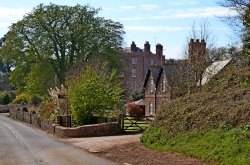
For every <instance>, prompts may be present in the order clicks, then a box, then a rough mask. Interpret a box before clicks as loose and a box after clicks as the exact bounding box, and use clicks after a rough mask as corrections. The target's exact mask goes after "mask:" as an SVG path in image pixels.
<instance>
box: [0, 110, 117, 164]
mask: <svg viewBox="0 0 250 165" xmlns="http://www.w3.org/2000/svg"><path fill="white" fill-rule="evenodd" d="M0 165H116V164H115V163H113V162H111V161H108V160H106V159H102V158H99V157H96V156H94V155H91V154H89V153H87V152H86V151H84V150H81V149H78V148H75V147H73V146H71V145H68V144H66V143H63V142H61V141H60V140H57V139H56V138H54V137H51V136H49V135H47V134H46V133H44V132H42V131H41V130H39V129H36V128H32V127H30V126H28V125H26V124H25V123H22V122H18V121H14V120H12V119H10V118H8V117H7V114H0Z"/></svg>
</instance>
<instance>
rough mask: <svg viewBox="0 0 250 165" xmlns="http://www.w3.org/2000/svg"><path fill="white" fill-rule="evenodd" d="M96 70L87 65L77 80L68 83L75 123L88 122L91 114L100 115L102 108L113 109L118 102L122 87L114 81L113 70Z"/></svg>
mask: <svg viewBox="0 0 250 165" xmlns="http://www.w3.org/2000/svg"><path fill="white" fill-rule="evenodd" d="M98 70H99V71H104V70H105V68H99V69H98ZM96 72H97V71H96V70H94V68H93V67H91V66H89V67H87V68H86V70H85V72H84V73H83V74H82V76H81V77H80V78H79V79H78V80H75V81H71V82H70V83H69V85H68V86H69V88H68V90H69V101H70V109H71V112H72V117H73V121H74V122H75V124H76V125H83V124H89V123H91V118H92V117H93V115H99V116H102V113H103V110H113V109H115V107H116V106H117V105H118V104H119V103H120V99H121V95H122V89H121V88H120V86H119V83H117V82H116V81H115V78H116V75H115V72H112V73H111V74H108V73H105V72H101V73H100V72H99V73H96Z"/></svg>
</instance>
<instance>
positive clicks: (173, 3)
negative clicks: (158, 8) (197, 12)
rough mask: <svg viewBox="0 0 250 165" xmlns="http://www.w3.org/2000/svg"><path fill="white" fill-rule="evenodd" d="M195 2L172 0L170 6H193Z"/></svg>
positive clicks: (193, 0) (190, 0)
mask: <svg viewBox="0 0 250 165" xmlns="http://www.w3.org/2000/svg"><path fill="white" fill-rule="evenodd" d="M197 3H198V2H197V0H178V1H176V0H174V1H173V2H172V3H171V4H172V5H194V4H197Z"/></svg>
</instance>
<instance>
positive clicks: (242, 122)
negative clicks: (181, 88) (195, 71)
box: [141, 63, 250, 165]
mask: <svg viewBox="0 0 250 165" xmlns="http://www.w3.org/2000/svg"><path fill="white" fill-rule="evenodd" d="M249 123H250V67H249V66H246V65H245V66H244V65H237V64H235V63H232V64H230V65H229V66H227V67H226V68H225V69H224V70H223V71H222V72H220V73H219V74H218V75H216V76H215V77H213V78H212V80H211V81H210V82H209V83H208V84H207V85H205V86H204V87H202V89H201V90H200V91H199V92H197V93H193V94H187V95H186V96H184V97H181V98H178V99H176V100H173V101H171V102H170V103H168V104H166V105H165V106H163V107H161V108H160V109H159V111H158V113H157V115H156V118H155V121H154V122H153V123H152V125H151V126H150V128H149V129H148V130H147V131H146V132H145V133H144V135H143V136H142V138H141V142H142V143H143V144H144V145H145V146H148V147H150V148H153V149H156V150H160V151H175V152H181V153H184V154H187V155H190V156H194V157H197V158H200V159H202V160H205V161H208V162H212V164H213V163H215V162H216V163H217V164H234V165H235V164H242V165H249V164H250V128H249V127H250V126H249Z"/></svg>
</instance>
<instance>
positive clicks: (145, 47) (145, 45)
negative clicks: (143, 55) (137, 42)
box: [144, 41, 150, 52]
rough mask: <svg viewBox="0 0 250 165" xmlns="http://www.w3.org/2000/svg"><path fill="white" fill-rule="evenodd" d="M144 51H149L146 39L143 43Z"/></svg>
mask: <svg viewBox="0 0 250 165" xmlns="http://www.w3.org/2000/svg"><path fill="white" fill-rule="evenodd" d="M144 52H150V44H149V42H148V41H146V42H145V44H144Z"/></svg>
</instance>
